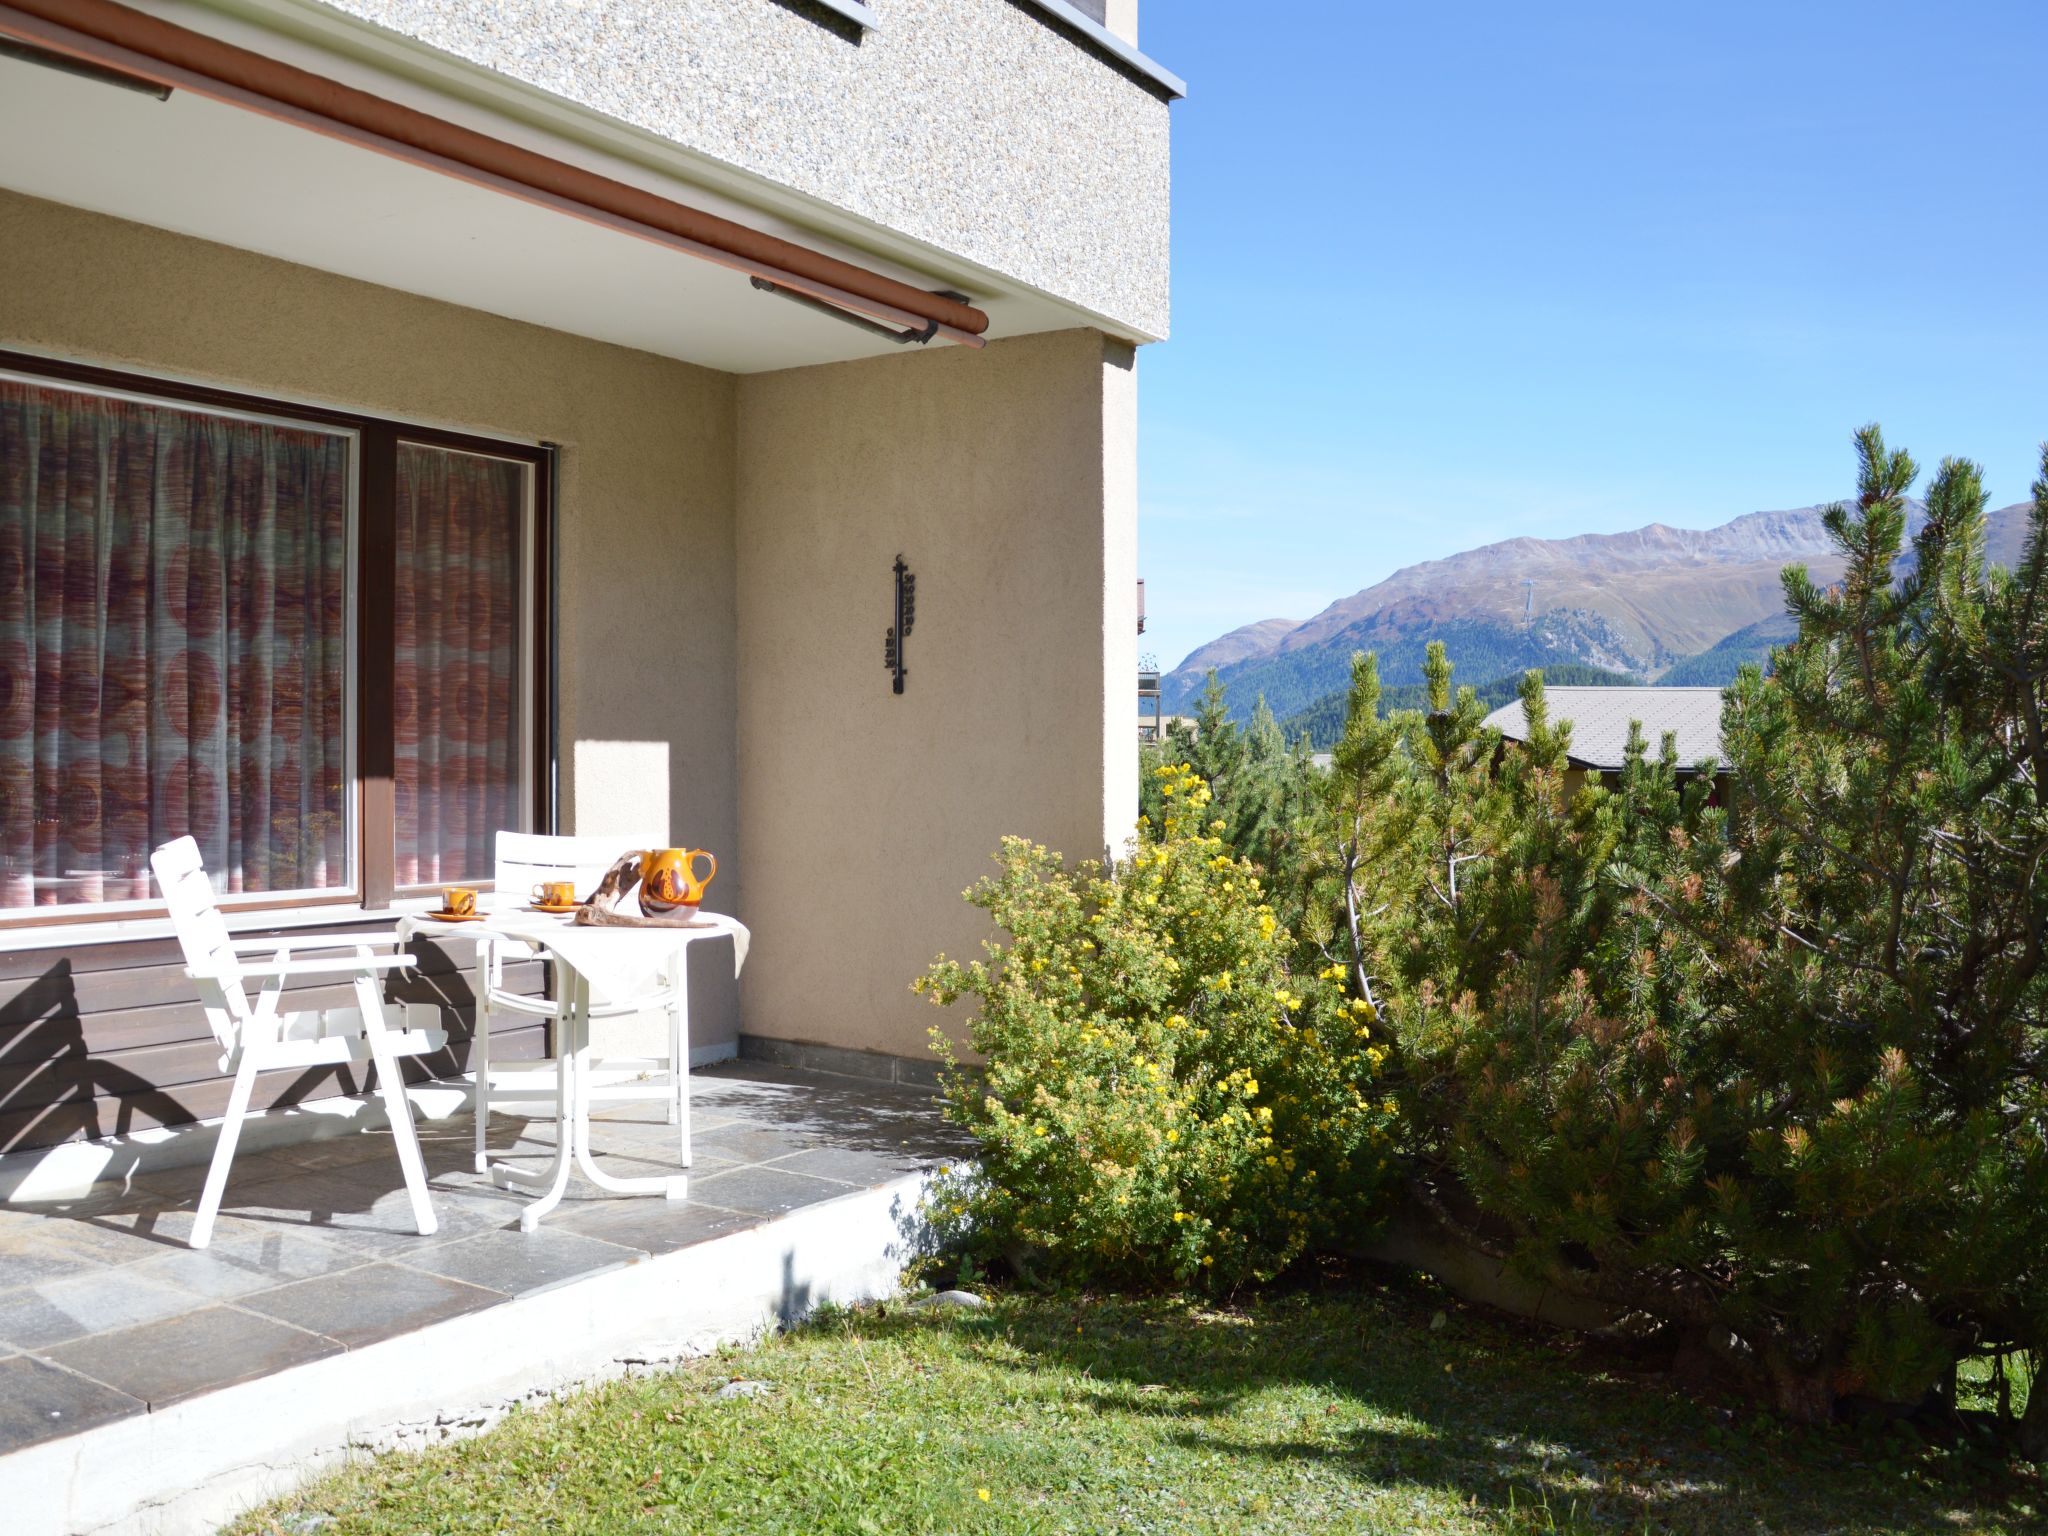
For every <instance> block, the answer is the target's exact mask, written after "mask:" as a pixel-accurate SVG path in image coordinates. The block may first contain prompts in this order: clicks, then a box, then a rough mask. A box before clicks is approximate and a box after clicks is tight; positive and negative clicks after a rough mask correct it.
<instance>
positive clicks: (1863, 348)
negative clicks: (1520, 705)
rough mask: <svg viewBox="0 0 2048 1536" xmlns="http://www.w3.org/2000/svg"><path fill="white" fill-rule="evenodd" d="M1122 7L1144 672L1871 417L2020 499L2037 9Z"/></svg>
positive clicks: (1721, 476) (1692, 489) (1814, 458)
mask: <svg viewBox="0 0 2048 1536" xmlns="http://www.w3.org/2000/svg"><path fill="white" fill-rule="evenodd" d="M1265 14H1266V13H1265V11H1264V8H1261V7H1248V6H1245V5H1244V4H1242V3H1241V0H1240V3H1231V4H1225V3H1222V0H1145V3H1144V4H1143V5H1142V7H1141V11H1140V26H1141V35H1142V41H1143V45H1144V48H1145V50H1146V52H1148V53H1150V54H1151V55H1152V56H1153V57H1155V58H1157V59H1158V60H1159V61H1160V62H1161V63H1163V64H1165V65H1167V66H1168V67H1169V68H1171V69H1173V70H1175V71H1177V72H1178V73H1180V74H1181V75H1182V76H1183V77H1184V78H1186V79H1187V81H1188V82H1189V96H1188V99H1187V100H1185V101H1183V102H1180V103H1177V104H1176V105H1175V106H1174V108H1173V112H1174V122H1173V175H1174V189H1173V219H1174V231H1173V263H1174V272H1173V288H1174V292H1173V336H1172V339H1171V340H1169V341H1168V342H1166V343H1165V344H1163V345H1161V346H1157V347H1150V348H1147V349H1146V350H1145V352H1144V354H1143V356H1142V359H1141V363H1140V370H1139V378H1140V410H1141V422H1142V425H1141V438H1140V442H1141V448H1140V453H1141V481H1140V487H1141V489H1140V497H1141V500H1140V569H1141V573H1142V574H1143V575H1144V576H1145V577H1146V578H1147V580H1148V605H1149V609H1150V614H1151V623H1150V626H1149V631H1148V634H1147V635H1146V637H1145V640H1144V642H1142V643H1143V645H1144V646H1145V647H1146V648H1148V649H1151V650H1154V651H1156V652H1157V653H1158V655H1159V657H1160V659H1161V660H1162V661H1163V662H1164V663H1165V664H1166V665H1168V666H1171V665H1173V664H1174V663H1176V662H1177V661H1179V660H1180V658H1181V656H1182V655H1183V654H1185V653H1186V652H1187V651H1188V650H1190V649H1191V648H1193V647H1194V646H1195V645H1198V644H1200V643H1201V642H1203V641H1205V640H1208V639H1211V638H1213V637H1214V636H1216V635H1218V634H1221V633H1223V632H1224V631H1226V630H1228V629H1231V628H1234V627H1235V626H1237V625H1239V624H1242V623H1247V622H1249V621H1251V620H1254V619H1260V618H1268V617H1273V616H1280V615H1284V616H1288V617H1293V618H1307V617H1308V616H1309V615H1310V614H1312V613H1313V612H1315V611H1316V610H1317V609H1319V608H1321V607H1322V606H1323V605H1324V604H1326V603H1328V602H1330V601H1331V600H1333V599H1335V598H1337V597H1340V596H1344V595H1346V594H1348V593H1351V592H1354V591H1356V590H1358V589H1359V588H1361V587H1364V586H1368V585H1370V584H1371V583H1372V582H1374V581H1377V580H1378V579H1380V578H1381V577H1383V576H1385V575H1387V574H1388V573H1389V572H1391V571H1393V570H1395V569H1397V568H1399V567H1400V566H1403V565H1407V564H1411V563H1413V562H1415V561H1417V560H1426V559H1431V558H1434V557H1436V556H1440V555H1447V554H1451V553H1454V552H1456V551H1458V550H1460V549H1466V548H1470V547H1471V546H1473V545H1475V544H1480V543H1485V542H1488V541H1490V540H1493V539H1499V538H1505V537H1510V536H1513V535H1516V534H1523V533H1528V534H1536V535H1542V536H1552V535H1567V534H1574V533H1585V532H1603V531H1612V530H1618V529H1624V528H1633V527H1639V526H1641V525H1642V524H1644V523H1648V522H1657V521H1661V522H1667V523H1672V524H1676V525H1679V526H1697V527H1704V526H1708V525H1711V524H1714V523H1718V522H1723V521H1726V520H1727V519H1728V518H1730V517H1733V516H1736V515H1738V514H1740V513H1743V512H1747V511H1753V510H1756V509H1758V508H1763V507H1790V506H1802V505H1807V504H1810V503H1813V502H1816V501H1822V500H1827V499H1831V498H1833V497H1836V496H1839V495H1841V494H1843V492H1844V490H1845V489H1846V488H1847V486H1848V484H1849V477H1850V475H1851V473H1852V471H1853V462H1852V459H1851V456H1850V452H1849V435H1850V433H1851V432H1852V430H1853V429H1854V428H1856V427H1857V426H1859V425H1860V424H1862V423H1863V422H1865V421H1869V420H1877V421H1880V422H1882V423H1883V424H1884V427H1885V430H1886V433H1887V435H1888V436H1889V437H1890V438H1891V439H1892V440H1893V441H1894V442H1895V443H1901V444H1904V445H1905V446H1907V447H1909V448H1911V449H1912V450H1913V451H1914V453H1915V455H1916V457H1918V458H1919V459H1920V461H1921V462H1922V464H1924V465H1927V466H1929V467H1930V468H1931V466H1932V465H1933V464H1934V463H1935V462H1936V461H1938V460H1939V458H1940V457H1941V456H1942V455H1943V454H1950V453H1953V454H1963V455H1967V456H1969V457H1971V458H1975V459H1977V460H1979V461H1980V462H1981V463H1983V464H1984V465H1985V466H1986V469H1987V471H1988V473H1989V477H1990V484H1991V491H1992V497H1993V505H2005V504H2007V503H2009V502H2013V501H2018V500H2020V499H2022V498H2023V497H2024V496H2025V495H2026V493H2027V488H2028V484H2029V482H2030V481H2031V479H2032V476H2033V473H2034V468H2035V464H2036V461H2037V455H2038V444H2039V443H2040V442H2041V440H2042V439H2044V438H2048V186H2044V172H2048V95H2044V91H2043V84H2042V82H2043V80H2044V79H2048V4H2042V3H2041V0H2028V3H2018V0H2014V3H2007V4H1988V3H1984V4H1972V3H1955V0H1942V3H1934V0H1927V3H1923V4H1919V5H1899V4H1873V3H1868V0H1865V3H1860V4H1855V5H1836V4H1829V3H1818V0H1797V3H1787V0H1778V3H1776V4H1769V5H1757V4H1729V3H1721V0H1717V3H1715V4H1713V5H1701V6H1682V7H1681V6H1672V5H1663V4H1653V3H1643V0H1634V3H1630V4H1620V5H1604V4H1602V5H1593V4H1579V3H1575V0H1566V3H1562V4H1557V5H1547V6H1531V5H1528V4H1526V3H1520V4H1501V3H1490V0H1489V3H1483V4H1461V5H1441V4H1404V5H1393V4H1386V3H1380V0H1357V3H1336V0H1311V3H1306V4H1300V5H1292V6H1287V7H1276V8H1274V14H1275V15H1276V16H1277V17H1279V18H1280V19H1276V20H1273V21H1271V22H1268V21H1267V20H1266V19H1265Z"/></svg>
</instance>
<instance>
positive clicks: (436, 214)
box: [0, 58, 1087, 373]
mask: <svg viewBox="0 0 2048 1536" xmlns="http://www.w3.org/2000/svg"><path fill="white" fill-rule="evenodd" d="M0 187H5V188H8V189H11V190H14V191H17V192H21V193H25V194H27V195H29V196H31V197H39V198H44V199H47V200H49V201H52V202H58V203H66V204H70V205H72V206H74V207H80V208H87V209H91V210H93V211H95V212H99V213H106V214H111V215H114V216H116V217H118V218H124V219H131V220H134V221H136V222H137V223H142V224H149V225H154V226H157V227H159V228H163V229H169V230H173V231H176V232H177V233H180V234H186V235H193V236H196V237H198V238H200V239H205V240H212V241H217V242H219V243H221V244H223V245H230V246H235V247H238V248H241V249H244V250H250V251H257V252H260V253H262V254H264V255H267V256H275V257H278V258H280V259H282V260H285V261H293V262H298V263H301V264H303V265H305V266H309V267H316V268H319V269H321V270H323V271H328V272H335V273H339V274H341V275H343V276H347V277H353V278H359V279H362V280H363V281H366V282H372V283H378V284H382V285H384V286H386V287H391V288H397V289H401V290H403V291H406V292H409V293H417V294H423V295H425V296H427V297H430V298H436V299H443V300H446V301H448V302H450V303H454V304H462V305H467V306H469V307H471V308H474V309H480V310H485V311H488V312H490V313H492V314H498V315H505V316H508V317H510V318H512V319H516V320H524V321H529V322H531V323H533V324H535V325H542V326H547V327H549V328H551V329H555V330H560V331H568V332H571V333H573V334H575V335H580V336H589V337H594V338H596V339H598V340H601V341H609V342H614V343H617V344H619V345H621V346H628V347H635V348H638V349H640V350H643V351H648V352H654V353H659V354H661V355H663V356H666V357H674V358H681V359H683V360H685V361H689V362H694V363H700V364H703V365H704V366H706V367H711V368H718V369H722V370H726V371H729V372H737V373H752V372H760V371H764V370H769V369H776V368H789V367H796V366H801V365H803V364H808V363H824V362H839V361H844V360H848V359H852V358H860V357H873V356H884V355H888V354H891V353H894V352H897V351H901V350H906V349H905V348H903V347H902V346H899V345H898V344H896V343H893V342H890V341H888V340H886V339H884V338H881V337H876V336H873V335H870V334H868V333H866V332H863V331H861V330H859V329H857V328H856V327H854V326H851V325H847V324H845V323H843V322H842V321H840V320H837V319H834V318H832V317H830V316H827V315H821V314H818V313H815V312H814V311H811V310H807V309H805V308H802V307H800V306H798V305H795V304H791V303H788V302H785V301H783V300H781V299H779V298H777V297H775V296H772V295H769V294H763V293H759V292H756V291H754V289H753V288H752V287H751V286H750V284H749V281H748V279H747V277H746V276H745V275H743V274H741V273H739V272H735V271H732V270H730V269H727V268H724V267H720V266H717V265H714V264H712V263H710V262H707V261H704V260H701V259H698V258H695V257H692V256H690V255H687V254H684V253H682V252H679V251H676V250H674V249H671V248H667V247H664V246H661V245H657V244H654V243H651V242H649V241H646V240H642V239H639V238H636V237H635V236H633V235H630V234H626V233H623V232H620V231H618V230H615V229H609V228H605V227H603V226H601V225H598V224H593V223H589V222H585V221H584V220H582V219H579V218H576V217H573V216H571V215H569V214H566V213H562V212H558V211H555V210H553V209H549V208H544V207H537V206H535V205H533V204H530V203H526V202H522V201H520V200H518V199H517V198H514V197H511V196H507V195H505V194H504V193H501V192H497V191H492V190H489V189H486V188H482V187H477V186H473V185H469V184H467V183H464V182H461V181H457V180H455V179H453V178H451V177H448V176H445V175H442V174H440V173H438V172H435V171H432V170H427V169H424V168H421V167H418V166H414V165H409V164H406V163H404V162H402V161H399V160H396V159H392V158H389V157H387V156H385V155H382V154H378V153H376V152H374V151H371V150H368V149H363V148H359V147H357V146H355V145H351V144H346V143H341V142H337V141H335V140H332V139H329V138H325V137H323V136H321V135H319V134H316V133H313V132H310V131H308V130H306V129H304V128H301V127H298V126H295V125H293V124H289V123H284V122H279V121H276V120H273V119H269V118H265V117H262V116H259V115H257V114H255V113H251V112H248V111H244V110H241V109H239V108H236V107H231V106H227V105H223V104H221V103H218V102H213V101H207V100H204V99H201V98H199V97H197V96H194V95H191V94H189V93H186V92H176V93H173V95H172V96H171V98H170V99H169V100H168V101H159V100H156V99H154V98H153V97H150V96H147V95H142V94H138V93H135V92H131V91H125V90H122V89H119V88H117V87H113V86H109V85H105V84H102V83H99V82H95V81H89V80H83V79H79V78H76V77H74V76H71V75H66V74H61V73H58V72H56V71H53V70H49V69H45V68H40V67H38V66H36V65H33V64H28V63H23V62H20V61H17V60H14V59H10V58H0ZM675 195H677V196H679V197H687V195H688V189H684V188H677V189H675ZM5 251H6V230H5V226H4V224H0V262H4V259H5ZM903 275H904V276H906V277H907V278H908V279H909V280H911V281H913V282H917V281H920V279H919V277H918V275H917V274H913V273H906V274H903ZM922 285H923V286H926V287H934V288H936V287H940V286H943V284H941V283H940V282H938V281H937V280H933V279H929V278H925V279H923V280H922ZM970 297H971V298H972V299H973V300H974V302H976V303H977V304H979V305H980V306H981V307H983V308H985V309H986V310H987V311H988V313H989V316H990V320H991V326H990V330H989V333H988V334H989V337H990V338H991V339H994V338H996V337H1000V336H1004V335H1020V334H1025V333H1028V332H1032V331H1041V330H1052V329H1061V328H1064V327H1068V326H1073V325H1077V324H1086V323H1087V321H1086V320H1085V319H1083V318H1081V317H1079V316H1077V315H1076V314H1075V313H1074V312H1073V311H1071V310H1068V309H1066V308H1065V307H1063V306H1061V305H1058V304H1055V303H1053V302H1052V301H1050V300H1046V299H1043V298H1039V297H1036V296H1033V295H1030V294H1014V293H1013V294H997V293H986V292H983V293H976V294H972V295H970ZM4 341H5V338H0V343H4ZM932 345H935V346H937V345H944V343H942V342H934V343H932Z"/></svg>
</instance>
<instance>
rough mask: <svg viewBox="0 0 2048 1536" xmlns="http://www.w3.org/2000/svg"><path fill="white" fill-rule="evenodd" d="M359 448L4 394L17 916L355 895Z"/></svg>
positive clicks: (1, 750) (4, 701) (0, 743)
mask: <svg viewBox="0 0 2048 1536" xmlns="http://www.w3.org/2000/svg"><path fill="white" fill-rule="evenodd" d="M347 505H348V441H347V439H346V438H344V437H341V436H338V435H336V434H333V433H328V432H321V431H317V430H312V429H306V428H295V427H279V426H270V425H265V424H263V423H259V422H253V421H244V420H238V419H235V418H232V417H223V416H215V415H206V414H202V413H199V412H194V411H183V410H178V409H174V408H171V407H167V406H161V405H149V404H143V403H140V402H136V401H128V400H116V399H105V398H101V397H98V396H95V395H90V394H85V393H81V392H73V391H68V390H62V389H52V388H48V387H45V386H41V385H34V384H24V383H18V382H11V381H8V380H5V379H0V907H5V908H19V907H27V906H49V905H56V904H63V903H78V902H101V901H141V900H148V899H151V898H152V897H153V895H154V892H153V891H152V890H151V888H150V877H149V863H148V860H149V851H150V849H152V848H153V847H155V846H157V845H158V844H160V843H163V842H167V841H168V840H170V839H171V838H174V837H177V836H180V835H182V834H184V833H188V832H189V833H190V834H191V835H192V836H193V837H195V838H197V839H198V841H199V846H200V848H201V849H202V850H203V851H204V853H205V855H206V864H207V868H208V869H209V870H210V871H212V872H213V875H214V878H215V881H216V883H217V884H220V885H221V886H222V887H223V888H224V889H225V890H227V891H231V892H233V891H289V890H312V889H321V888H329V887H334V886H341V885H345V884H346V883H347V880H348V878H349V870H348V842H349V828H348V818H347V814H346V807H347V805H348V795H347V785H346V781H345V763H344V754H343V749H344V743H345V739H346V738H345V732H344V718H345V716H344V703H345V692H346V687H347V670H348V669H347V664H346V656H345V654H344V651H345V646H346V635H347V627H346V623H345V618H346V614H345V603H346V597H347V542H346V541H347V537H348V526H347Z"/></svg>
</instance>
